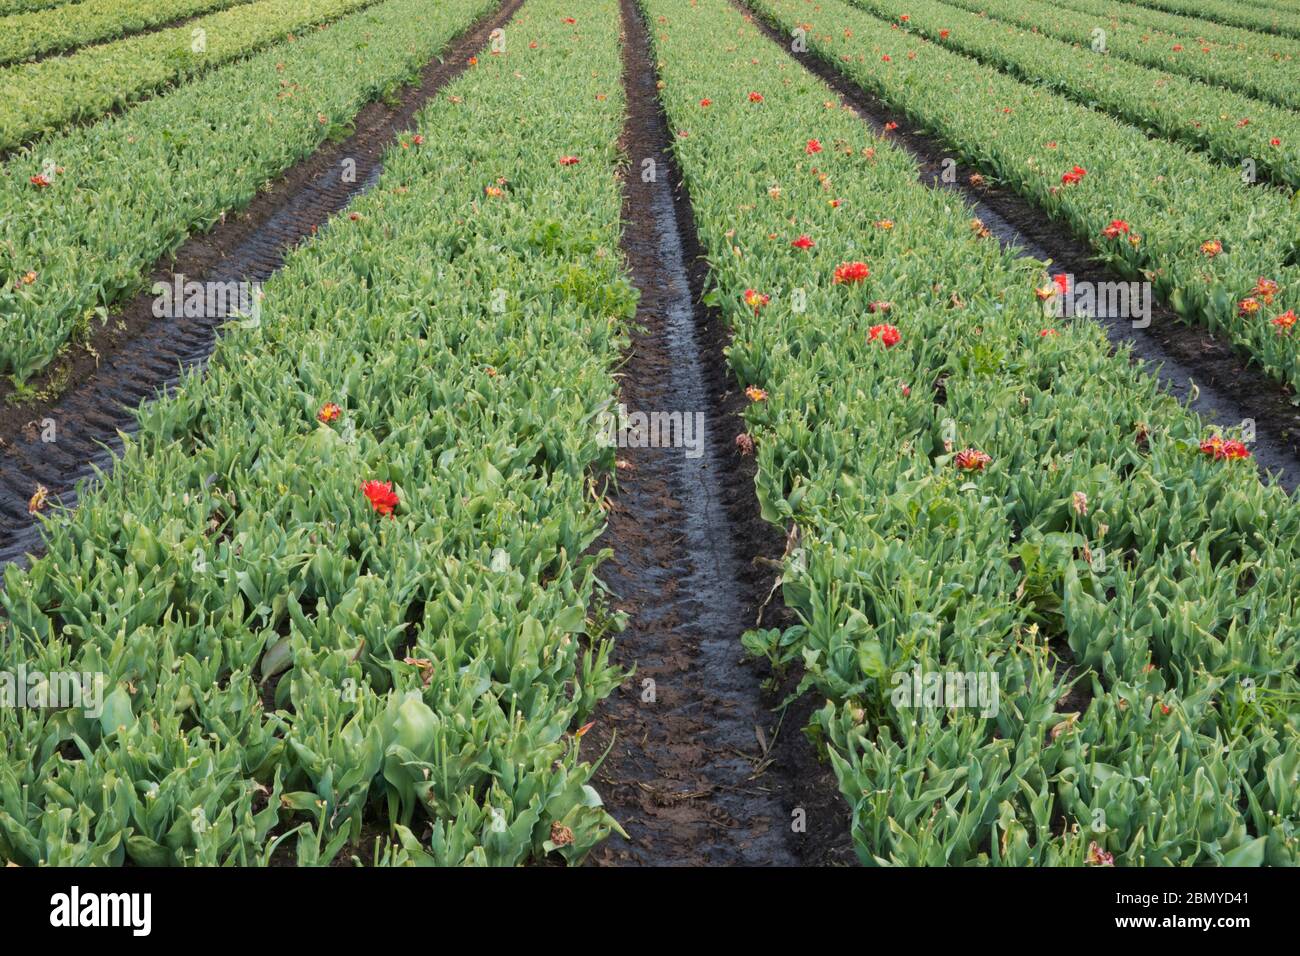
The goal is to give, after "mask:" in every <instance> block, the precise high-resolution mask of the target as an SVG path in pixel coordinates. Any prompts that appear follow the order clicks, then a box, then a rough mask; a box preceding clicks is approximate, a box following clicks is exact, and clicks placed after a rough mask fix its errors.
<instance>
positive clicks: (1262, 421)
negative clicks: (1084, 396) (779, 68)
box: [732, 0, 1300, 493]
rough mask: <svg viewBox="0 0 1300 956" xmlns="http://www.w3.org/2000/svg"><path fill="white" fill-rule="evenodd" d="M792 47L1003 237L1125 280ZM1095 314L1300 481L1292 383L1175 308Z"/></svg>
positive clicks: (1267, 463) (1091, 275) (1298, 411)
mask: <svg viewBox="0 0 1300 956" xmlns="http://www.w3.org/2000/svg"><path fill="white" fill-rule="evenodd" d="M732 3H733V5H734V6H735V7H736V8H737V9H738V10H739V11H740V12H741V13H743V14H744V15H745V16H746V17H747V18H749V19H751V20H752V21H753V23H754V24H755V25H756V26H757V27H758V28H759V29H760V30H762V31H763V32H764V34H766V35H767V36H768V37H769V38H770V39H771V40H772V41H773V42H775V43H776V44H777V45H779V46H781V47H782V48H783V49H786V50H787V51H788V50H789V44H788V43H787V42H786V41H785V38H784V37H783V36H782V35H781V34H780V33H779V32H778V31H776V30H775V29H773V28H772V27H771V26H770V25H769V24H768V23H767V22H766V21H764V19H763V18H762V17H761V16H759V15H757V14H756V13H755V12H754V11H753V10H751V9H750V8H749V7H748V6H746V5H745V4H744V3H743V2H741V0H732ZM791 56H793V57H794V58H795V59H797V60H798V61H799V62H800V63H801V64H803V66H805V67H806V68H807V69H808V70H809V71H810V72H812V73H814V74H815V75H816V76H818V77H819V78H821V79H822V80H823V81H825V83H826V84H827V85H828V86H830V87H831V88H832V89H834V90H835V91H836V92H837V93H838V94H839V96H840V98H841V100H842V101H843V102H844V103H845V104H846V105H847V106H849V107H850V108H851V109H852V110H853V111H854V112H855V113H856V114H857V115H858V116H859V117H860V118H861V119H862V120H863V122H865V123H867V124H868V125H870V126H871V127H872V128H873V129H874V130H875V131H876V132H877V133H878V134H880V135H881V136H888V137H889V139H891V140H892V141H893V142H894V143H896V144H897V145H899V146H902V147H903V148H905V149H906V150H907V151H908V152H910V153H911V154H912V156H913V157H914V158H915V160H916V162H917V163H918V165H919V166H920V169H921V175H920V178H921V181H922V182H924V183H926V184H927V185H930V186H937V187H941V188H947V189H951V190H953V191H954V192H956V193H958V194H959V195H961V196H962V198H963V199H964V200H965V202H966V203H967V205H969V206H971V207H972V209H971V215H972V216H973V217H978V218H980V219H982V220H983V221H984V224H985V225H986V226H987V227H988V229H989V230H990V232H991V233H992V234H993V235H994V236H995V237H996V238H997V240H998V241H999V242H1000V243H1002V244H1003V245H1004V246H1006V247H1008V248H1012V249H1015V250H1016V251H1018V252H1020V253H1021V254H1022V255H1027V256H1032V257H1034V258H1036V259H1044V260H1046V259H1050V260H1051V263H1052V264H1051V267H1050V269H1049V271H1050V272H1052V273H1053V274H1056V273H1062V272H1064V273H1070V274H1072V275H1073V276H1074V280H1075V281H1076V282H1080V281H1090V282H1121V281H1125V279H1124V277H1123V276H1120V275H1118V274H1116V273H1114V272H1111V271H1110V270H1109V269H1107V268H1106V267H1105V266H1104V265H1103V264H1100V263H1098V262H1097V261H1096V260H1095V258H1094V256H1093V253H1092V251H1091V249H1089V247H1088V245H1087V243H1086V242H1084V241H1082V240H1080V239H1078V238H1076V237H1075V236H1074V235H1073V233H1071V232H1070V230H1069V227H1068V226H1066V225H1064V224H1063V223H1060V222H1056V221H1054V220H1052V219H1051V218H1049V217H1048V215H1047V213H1045V212H1044V211H1043V210H1041V209H1040V208H1038V207H1036V206H1034V205H1033V204H1032V203H1030V202H1029V201H1027V200H1026V199H1024V198H1022V197H1021V196H1020V195H1018V194H1017V193H1015V192H1014V191H1013V190H1012V189H1011V188H1010V187H1004V186H998V185H992V184H988V183H986V184H984V185H980V186H972V185H971V184H970V176H971V174H972V173H975V172H977V170H976V169H975V168H974V167H971V166H967V165H964V164H962V163H961V161H960V159H959V158H958V157H957V156H955V155H953V154H952V151H951V150H950V149H948V147H947V146H946V145H945V144H944V143H943V141H942V140H940V139H938V138H937V137H934V136H930V135H927V134H924V133H921V132H916V131H913V130H909V129H907V126H908V124H909V121H908V119H907V117H906V115H904V114H903V113H902V112H901V111H899V110H896V109H893V108H891V107H890V106H889V105H888V104H887V103H885V102H883V101H882V100H881V99H880V98H878V97H876V96H875V95H874V94H872V93H870V92H868V91H866V90H863V89H862V88H861V87H859V86H857V85H856V84H855V83H853V81H852V80H850V79H848V78H847V77H845V76H843V75H842V74H840V73H839V71H838V70H837V69H836V68H835V66H834V65H833V64H831V63H828V62H826V61H825V60H823V59H821V58H820V57H819V56H818V55H817V54H816V53H815V52H813V51H808V52H805V53H791ZM891 120H892V121H894V122H896V123H898V124H899V126H898V128H897V129H895V130H893V131H891V132H889V133H886V132H885V124H886V123H887V122H889V121H891ZM954 164H955V165H954ZM947 168H950V169H952V170H953V171H954V172H955V173H956V176H955V179H956V182H948V181H945V180H944V178H942V174H943V173H944V171H945V169H947ZM977 181H978V180H977ZM1095 320H1096V321H1098V322H1100V323H1101V324H1102V325H1103V326H1104V328H1105V330H1106V334H1107V336H1108V337H1109V338H1110V341H1111V343H1112V345H1114V346H1117V347H1118V346H1120V345H1127V346H1128V347H1129V348H1130V349H1131V356H1132V359H1133V360H1134V361H1136V362H1142V363H1146V364H1147V366H1148V371H1150V372H1151V373H1152V374H1155V375H1156V376H1157V377H1158V378H1159V379H1160V381H1161V383H1162V385H1163V386H1164V387H1165V388H1166V390H1167V391H1168V392H1169V393H1171V394H1172V395H1174V396H1175V397H1176V398H1178V400H1179V401H1182V402H1184V403H1189V404H1190V407H1191V408H1192V409H1193V410H1195V411H1196V412H1198V413H1200V414H1201V415H1203V416H1204V417H1205V418H1207V419H1209V420H1211V421H1214V422H1216V423H1218V424H1221V425H1226V426H1233V425H1238V424H1240V423H1242V422H1243V421H1245V420H1247V419H1253V420H1254V422H1255V431H1256V439H1255V443H1254V444H1253V445H1252V446H1251V451H1252V454H1253V457H1254V460H1255V461H1256V463H1257V464H1258V466H1259V467H1260V469H1261V470H1263V471H1266V472H1271V473H1274V474H1278V475H1279V484H1281V485H1282V486H1283V487H1284V488H1285V489H1286V490H1287V492H1288V493H1291V492H1294V491H1295V489H1296V486H1297V484H1300V408H1298V407H1297V405H1296V398H1295V395H1294V394H1293V390H1292V389H1291V388H1290V387H1289V386H1287V385H1283V384H1281V383H1279V382H1278V381H1277V380H1275V379H1272V378H1270V377H1269V376H1267V375H1266V374H1265V373H1264V372H1263V371H1262V370H1260V369H1259V368H1258V367H1257V366H1254V365H1252V364H1251V362H1250V359H1249V356H1247V355H1245V354H1244V353H1243V352H1241V351H1240V350H1237V349H1236V348H1234V346H1233V345H1232V344H1231V343H1230V342H1229V341H1227V340H1226V339H1224V338H1222V337H1220V336H1217V335H1215V334H1213V333H1211V332H1209V331H1208V330H1206V329H1204V328H1202V327H1199V326H1194V325H1190V324H1189V323H1187V322H1186V321H1185V320H1184V319H1183V318H1182V317H1181V316H1179V315H1178V314H1177V313H1176V312H1174V311H1173V310H1172V309H1169V308H1165V307H1163V306H1160V305H1158V304H1153V307H1152V311H1151V322H1150V325H1149V326H1148V327H1146V328H1135V327H1134V326H1133V323H1132V322H1131V321H1129V320H1128V319H1121V318H1110V317H1106V316H1097V317H1095ZM1189 399H1190V402H1189Z"/></svg>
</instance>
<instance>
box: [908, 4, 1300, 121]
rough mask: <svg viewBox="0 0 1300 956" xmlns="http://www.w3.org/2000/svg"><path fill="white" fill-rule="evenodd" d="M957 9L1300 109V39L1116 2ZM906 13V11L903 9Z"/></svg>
mask: <svg viewBox="0 0 1300 956" xmlns="http://www.w3.org/2000/svg"><path fill="white" fill-rule="evenodd" d="M949 2H951V3H952V4H953V5H954V6H958V7H962V8H964V9H966V10H970V11H972V12H974V13H979V14H984V15H987V16H988V17H991V18H995V19H996V20H998V21H1001V22H1004V23H1012V24H1015V25H1016V26H1020V27H1023V28H1025V29H1026V30H1033V31H1037V32H1038V33H1041V34H1042V35H1043V36H1046V37H1053V38H1055V39H1057V40H1064V41H1066V42H1067V43H1077V44H1079V45H1080V46H1083V47H1086V48H1088V49H1090V50H1096V52H1098V53H1100V54H1103V55H1106V56H1114V57H1119V58H1122V59H1125V60H1131V61H1132V62H1134V63H1142V64H1145V65H1146V66H1151V67H1155V68H1156V69H1160V70H1167V71H1169V72H1170V73H1178V74H1181V75H1183V76H1190V77H1192V78H1193V79H1197V80H1202V81H1204V82H1206V83H1211V84H1214V85H1216V86H1224V87H1227V88H1228V89H1232V90H1236V91H1237V92H1239V93H1244V94H1246V95H1248V96H1254V97H1258V98H1260V99H1265V100H1268V101H1270V102H1272V103H1275V104H1277V105H1279V106H1289V107H1292V108H1295V107H1300V89H1297V88H1296V83H1295V81H1294V79H1293V77H1294V75H1295V69H1296V64H1297V63H1300V40H1296V39H1292V38H1290V37H1281V36H1275V35H1273V34H1264V33H1251V32H1250V31H1249V30H1242V29H1240V28H1238V27H1229V26H1221V25H1219V24H1215V23H1210V22H1208V21H1206V20H1193V19H1190V18H1188V17H1181V16H1176V15H1174V14H1169V13H1161V12H1160V11H1157V10H1150V9H1148V8H1146V7H1134V6H1131V5H1130V6H1125V5H1121V4H1116V3H1111V2H1109V0H1067V2H1063V3H1055V2H1048V0H949ZM899 12H901V13H906V12H907V11H906V10H900V11H899Z"/></svg>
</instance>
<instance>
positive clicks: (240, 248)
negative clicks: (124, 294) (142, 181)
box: [0, 0, 523, 564]
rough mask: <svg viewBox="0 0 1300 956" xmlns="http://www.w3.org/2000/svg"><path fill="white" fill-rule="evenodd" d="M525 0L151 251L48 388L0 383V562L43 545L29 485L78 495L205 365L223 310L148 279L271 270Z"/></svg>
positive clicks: (57, 494) (252, 277)
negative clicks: (142, 277) (135, 287)
mask: <svg viewBox="0 0 1300 956" xmlns="http://www.w3.org/2000/svg"><path fill="white" fill-rule="evenodd" d="M522 2H523V0H505V2H504V3H503V4H502V6H501V7H500V9H499V10H498V11H497V12H496V13H494V14H492V15H491V16H489V17H487V18H485V19H483V20H481V21H479V23H478V24H476V25H475V26H474V27H472V28H471V29H470V30H468V31H467V32H466V33H465V34H463V35H462V36H461V37H459V38H457V39H456V40H455V41H453V43H452V44H451V45H450V47H449V48H448V50H447V51H445V52H444V55H443V56H442V57H440V58H434V59H433V60H431V61H430V62H429V64H428V65H427V66H425V68H424V70H423V71H422V72H421V74H420V77H419V81H418V82H417V83H415V84H413V85H411V86H409V87H407V88H406V89H404V90H403V91H401V92H400V93H399V95H398V96H397V98H396V99H395V100H392V101H390V102H373V103H370V104H369V105H367V106H365V107H364V108H363V109H362V110H361V111H360V112H359V113H358V114H357V116H356V117H355V119H354V122H353V128H354V130H355V132H354V133H353V135H351V136H350V137H348V139H346V140H344V141H343V142H341V143H337V144H330V143H326V144H323V145H322V146H321V148H320V149H318V150H317V151H316V152H315V153H313V154H312V155H311V156H310V157H308V158H307V159H305V160H303V161H302V162H300V163H298V164H296V165H295V166H293V167H292V168H290V169H289V170H288V171H287V172H285V173H284V175H282V176H281V177H280V178H278V179H276V180H274V181H273V182H272V183H271V184H270V185H269V186H268V187H267V188H265V189H263V190H260V191H259V192H258V194H257V196H256V197H255V198H254V199H253V201H252V202H251V203H249V205H248V206H247V207H246V208H244V209H243V210H241V211H237V212H231V213H229V214H228V215H226V216H225V217H224V218H223V220H222V221H221V222H220V223H219V224H218V225H216V226H215V227H214V228H213V229H212V230H210V231H209V232H208V233H206V234H203V235H194V236H191V237H190V238H189V239H188V240H186V242H185V243H184V244H182V245H181V246H180V248H179V249H177V250H176V252H175V254H174V255H173V256H172V257H170V258H167V259H164V260H161V261H159V262H158V263H157V264H156V265H155V268H154V270H153V273H152V276H151V281H150V282H149V283H148V285H146V287H145V291H143V292H141V293H140V294H139V295H137V296H135V298H133V299H131V300H129V301H127V302H125V303H124V304H123V305H122V306H121V307H120V308H117V309H116V310H114V311H113V313H112V314H111V316H110V318H109V321H108V322H107V323H106V324H104V325H102V326H101V325H99V324H98V323H97V324H96V325H95V327H94V331H93V333H92V334H91V337H90V340H89V342H82V343H78V344H77V345H75V346H74V347H73V348H70V349H69V350H68V351H67V352H66V353H65V354H64V355H63V356H62V357H60V359H58V360H57V361H56V362H55V363H54V364H53V365H52V366H51V367H50V368H49V369H47V370H46V371H45V372H44V373H43V374H42V375H41V376H40V377H39V378H37V379H35V380H33V381H32V382H30V383H29V385H30V386H31V388H32V389H33V391H34V392H36V393H38V394H39V393H42V392H47V393H57V394H51V396H50V397H48V398H44V399H41V400H37V401H31V402H26V403H22V404H19V403H16V402H15V395H14V391H13V388H12V387H11V386H8V385H4V386H0V564H4V563H8V562H10V561H22V560H25V557H24V556H25V555H26V554H28V553H36V552H39V550H40V548H41V539H40V533H39V524H40V523H39V521H38V520H37V519H35V518H34V517H32V516H31V515H30V514H29V513H28V504H29V500H30V499H31V496H32V495H33V493H35V492H36V490H37V488H38V487H44V488H45V489H47V490H48V492H49V501H50V505H56V504H57V505H60V506H65V507H72V506H73V505H75V503H76V493H75V486H76V483H77V481H78V480H80V479H82V478H88V477H90V476H91V475H92V474H93V468H94V467H99V468H103V469H106V470H107V469H108V468H109V467H111V464H112V453H113V452H115V451H117V450H119V449H120V447H121V442H120V440H119V438H118V435H117V433H118V431H119V430H121V431H123V432H126V433H128V434H129V433H131V432H132V431H134V430H135V427H136V421H135V411H134V410H135V409H136V407H137V406H139V405H140V403H141V402H142V401H145V400H148V399H150V398H154V397H156V396H157V394H158V393H159V392H160V391H165V390H166V389H167V388H169V387H170V386H172V385H174V384H175V382H176V381H177V380H178V379H179V377H180V374H181V372H182V370H183V369H187V368H190V367H194V366H202V365H203V363H204V362H205V361H206V359H207V357H208V355H209V354H210V353H211V351H212V348H213V346H214V345H215V343H216V335H217V330H218V327H219V326H220V325H222V324H223V323H225V322H227V321H228V319H227V318H226V317H223V316H207V317H201V318H184V317H179V318H174V319H173V318H166V319H160V318H157V317H155V316H154V314H153V308H154V301H155V297H154V295H153V294H152V292H151V291H150V289H151V288H152V286H153V282H154V281H160V282H164V283H167V284H168V285H170V284H171V283H172V282H173V281H174V279H175V277H176V276H183V277H184V278H185V280H187V281H198V282H229V281H249V282H261V281H264V280H266V279H267V278H269V277H270V276H271V274H272V273H273V272H275V271H276V270H277V269H279V268H280V266H281V264H282V263H283V262H284V258H285V256H286V255H287V254H288V253H289V251H290V250H292V249H293V247H294V246H295V245H297V244H298V243H299V242H300V241H301V240H303V239H304V238H307V237H309V236H311V235H312V234H313V233H314V232H315V231H316V230H317V228H318V227H319V226H321V225H323V224H324V223H325V222H326V221H327V220H328V219H329V217H330V216H332V215H333V214H335V213H336V212H338V211H339V210H340V209H342V208H343V207H344V206H346V205H347V203H348V202H349V201H350V200H351V199H352V197H353V196H355V195H356V194H358V193H359V192H361V191H363V190H365V189H367V188H369V187H370V186H371V185H373V184H374V183H375V181H376V180H378V178H379V173H380V171H381V164H380V160H381V157H382V155H383V152H384V150H385V149H387V148H388V146H389V145H390V144H391V143H392V142H393V141H394V140H395V138H396V137H397V135H398V134H399V133H401V132H402V131H403V130H406V129H408V128H409V127H410V125H411V123H412V120H413V118H414V117H415V114H416V113H417V112H418V111H419V110H420V109H421V107H423V106H424V104H425V103H426V102H427V101H428V100H429V99H430V98H432V97H433V96H434V95H436V94H437V92H438V91H439V90H440V89H442V87H443V86H445V85H446V84H447V83H449V82H450V81H451V80H453V79H454V78H455V77H456V76H458V75H459V74H460V73H461V71H462V70H464V69H465V67H466V60H467V59H468V57H469V56H470V55H471V54H473V53H476V52H479V51H481V50H482V49H483V48H484V47H485V46H486V45H487V43H488V40H489V35H490V34H491V32H492V31H493V30H495V29H496V28H498V27H500V26H502V25H503V24H505V23H506V22H507V21H508V20H509V19H510V18H511V17H512V16H514V13H515V11H516V10H517V9H518V8H519V6H520V4H521V3H522ZM345 159H351V160H353V161H355V164H356V166H355V176H353V177H350V179H349V181H344V179H343V176H342V175H341V173H342V170H343V165H342V163H343V161H344V160H345ZM51 436H52V437H53V438H54V440H53V441H49V440H48V439H49V438H50V437H51Z"/></svg>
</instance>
